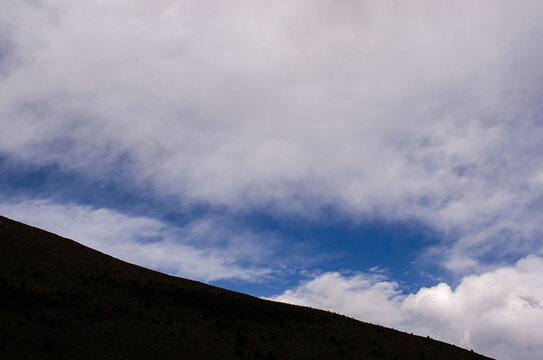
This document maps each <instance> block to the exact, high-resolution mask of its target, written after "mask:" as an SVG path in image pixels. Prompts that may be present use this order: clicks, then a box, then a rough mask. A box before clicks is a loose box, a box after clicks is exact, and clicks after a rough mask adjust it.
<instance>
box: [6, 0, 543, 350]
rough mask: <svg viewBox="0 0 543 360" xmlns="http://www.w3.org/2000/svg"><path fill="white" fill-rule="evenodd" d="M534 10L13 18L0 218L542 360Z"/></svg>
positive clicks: (61, 5) (197, 10)
mask: <svg viewBox="0 0 543 360" xmlns="http://www.w3.org/2000/svg"><path fill="white" fill-rule="evenodd" d="M542 17H543V6H541V5H540V3H539V2H537V1H526V2H523V6H522V7H520V6H518V5H517V6H515V5H514V4H512V3H511V2H507V1H480V2H473V1H458V2H454V3H452V2H435V1H431V2H430V1H413V2H410V3H403V4H402V3H397V2H388V1H361V2H351V1H346V2H342V3H340V4H338V3H337V2H331V1H326V0H322V1H288V2H287V1H274V2H264V1H257V2H254V1H236V2H212V1H172V0H161V1H156V2H152V3H150V2H146V1H143V0H142V1H139V0H136V1H131V2H123V1H116V0H113V1H107V2H102V1H97V0H89V1H84V2H76V3H74V2H71V1H67V0H61V1H58V0H57V1H49V0H42V1H13V2H10V1H8V2H7V3H5V4H3V5H2V11H1V14H0V134H1V141H0V213H2V214H3V215H5V216H8V217H11V218H14V219H16V220H19V221H23V222H26V223H29V224H32V225H35V226H38V227H42V228H45V229H47V230H50V231H53V232H56V233H58V234H60V235H63V236H66V237H70V238H73V239H75V240H77V241H80V242H82V243H84V244H86V245H88V246H91V247H93V248H95V249H98V250H100V251H103V252H106V253H108V254H111V255H113V256H116V257H118V258H121V259H123V260H126V261H130V262H133V263H137V264H140V265H143V266H147V267H150V268H153V269H157V270H160V271H163V272H167V273H170V274H174V275H178V276H183V277H188V278H192V279H196V280H200V281H204V282H207V283H210V284H214V285H217V286H222V287H225V288H228V289H232V290H236V291H242V292H247V293H249V294H252V295H255V296H260V297H265V298H270V299H274V300H279V301H286V302H291V303H296V304H303V305H310V306H313V307H319V308H324V309H329V310H333V311H337V312H340V313H344V314H347V315H349V316H354V317H356V318H359V319H361V320H364V321H372V322H375V323H380V324H383V325H386V326H391V327H396V328H399V329H401V330H404V331H409V332H415V333H419V334H422V335H430V336H432V337H434V338H438V339H441V340H444V341H448V342H453V343H455V344H458V345H460V346H464V347H467V348H473V349H475V350H477V351H480V352H484V353H486V354H488V355H492V356H495V357H498V358H502V359H517V358H518V359H520V358H522V359H539V358H541V356H543V342H542V341H541V339H543V327H542V326H541V324H542V323H543V290H542V289H543V282H542V281H543V280H542V279H543V251H542V249H543V241H542V235H543V225H542V222H541V216H542V215H543V201H542V199H543V156H542V155H543V111H542V110H543V109H542V105H541V104H543V102H542V100H543V99H542V96H543V86H542V85H541V84H543V82H542V81H541V80H542V79H543V70H542V69H543V67H542V66H541V65H542V63H543V43H542V42H541V41H540V39H541V38H542V35H543V25H542V24H543V21H541V20H542Z"/></svg>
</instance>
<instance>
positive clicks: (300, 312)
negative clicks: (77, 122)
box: [0, 216, 489, 360]
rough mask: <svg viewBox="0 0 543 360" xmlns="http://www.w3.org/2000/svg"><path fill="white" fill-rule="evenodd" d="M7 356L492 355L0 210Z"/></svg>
mask: <svg viewBox="0 0 543 360" xmlns="http://www.w3.org/2000/svg"><path fill="white" fill-rule="evenodd" d="M0 260H1V261H0V294H2V295H0V314H1V319H2V320H1V325H2V329H1V330H0V339H2V341H1V343H0V357H1V358H5V359H11V358H13V359H37V358H44V359H48V358H51V359H71V358H79V359H96V358H104V359H107V358H112V359H113V358H127V359H266V360H273V359H277V360H280V359H390V360H399V359H437V360H440V359H489V358H487V357H484V356H482V355H479V354H476V353H474V352H472V351H468V350H465V349H462V348H459V347H456V346H454V345H450V344H446V343H443V342H440V341H437V340H433V339H430V338H428V337H426V338H424V337H421V336H416V335H410V334H406V333H403V332H400V331H397V330H394V329H389V328H385V327H382V326H377V325H372V324H369V323H365V322H361V321H358V320H354V319H352V318H349V317H346V316H342V315H338V314H334V313H331V312H328V311H324V310H318V309H312V308H308V307H302V306H296V305H290V304H284V303H278V302H273V301H269V300H264V299H260V298H256V297H253V296H251V295H247V294H242V293H238V292H234V291H230V290H226V289H222V288H218V287H214V286H211V285H207V284H204V283H200V282H198V281H194V280H189V279H184V278H179V277H174V276H171V275H167V274H163V273H160V272H157V271H153V270H149V269H146V268H144V267H141V266H138V265H134V264H129V263H126V262H124V261H121V260H119V259H116V258H114V257H111V256H109V255H107V254H103V253H101V252H99V251H97V250H94V249H90V248H88V247H86V246H83V245H81V244H79V243H77V242H76V241H73V240H70V239H66V238H63V237H60V236H58V235H55V234H53V233H50V232H47V231H44V230H41V229H38V228H35V227H32V226H29V225H25V224H22V223H19V222H17V221H14V220H10V219H8V218H5V217H2V216H0Z"/></svg>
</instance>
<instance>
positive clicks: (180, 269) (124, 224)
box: [0, 200, 274, 281]
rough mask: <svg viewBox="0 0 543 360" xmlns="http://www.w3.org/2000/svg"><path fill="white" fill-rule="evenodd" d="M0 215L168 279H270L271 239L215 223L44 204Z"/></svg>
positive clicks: (8, 206) (6, 207)
mask: <svg viewBox="0 0 543 360" xmlns="http://www.w3.org/2000/svg"><path fill="white" fill-rule="evenodd" d="M0 213H1V214H2V215H3V216H7V217H9V218H12V219H14V220H17V221H21V222H24V223H27V224H30V225H32V226H36V227H39V228H42V229H45V230H47V231H50V232H53V233H56V234H59V235H61V236H64V237H67V238H70V239H73V240H75V241H77V242H80V243H81V244H84V245H86V246H89V247H91V248H93V249H96V250H99V251H101V252H104V253H106V254H108V255H111V256H114V257H117V258H119V259H121V260H124V261H128V262H131V263H135V264H138V265H141V266H145V267H148V268H152V269H156V270H159V271H162V272H166V273H169V274H172V275H177V276H183V277H189V278H192V279H195V280H201V281H212V280H220V279H230V280H232V279H240V280H245V281H259V280H263V279H265V278H267V277H269V276H272V269H271V268H269V267H267V266H265V265H263V264H262V263H263V261H262V260H263V259H264V258H266V257H268V256H273V251H274V249H273V242H274V239H273V238H271V237H270V236H268V237H265V236H263V235H262V234H260V238H259V239H255V235H254V234H251V233H249V232H239V231H238V232H236V231H235V230H234V229H231V228H229V227H228V226H227V225H226V224H224V223H222V222H221V221H220V219H214V218H208V219H199V220H194V221H193V222H191V223H189V224H187V225H185V226H183V227H175V226H172V225H170V224H166V223H163V222H161V221H159V220H156V219H152V218H148V217H142V216H128V215H124V214H121V213H118V212H116V211H114V210H110V209H104V208H102V209H94V208H91V207H89V206H81V205H75V204H71V205H70V204H57V203H53V202H51V201H47V200H27V201H19V202H10V201H3V202H0Z"/></svg>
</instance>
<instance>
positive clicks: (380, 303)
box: [272, 256, 543, 360]
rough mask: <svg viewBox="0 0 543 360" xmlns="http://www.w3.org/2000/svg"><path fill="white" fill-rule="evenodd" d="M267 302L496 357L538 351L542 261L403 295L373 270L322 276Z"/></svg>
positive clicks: (530, 355) (542, 348)
mask: <svg viewBox="0 0 543 360" xmlns="http://www.w3.org/2000/svg"><path fill="white" fill-rule="evenodd" d="M272 300H277V301H282V302H288V303H293V304H299V305H306V306H312V307H317V308H321V309H328V310H332V311H336V312H339V313H341V314H346V315H348V316H353V317H355V318H357V319H360V320H363V321H369V322H373V323H379V324H382V325H385V326H390V327H395V328H399V329H401V330H404V331H408V332H414V333H417V334H419V335H424V336H426V335H429V336H431V337H433V338H437V339H439V340H443V341H447V342H451V343H454V344H457V345H459V346H462V347H465V348H468V349H471V348H472V349H474V350H476V351H477V352H482V353H483V354H485V355H488V356H493V357H495V358H497V359H534V360H536V359H540V358H541V357H542V356H543V344H542V343H541V338H542V336H543V328H542V327H541V323H542V322H543V258H541V257H536V256H529V257H527V258H524V259H522V260H520V261H519V262H517V263H516V264H515V265H514V266H510V267H503V268H500V269H497V270H495V271H492V272H487V273H483V274H481V275H472V276H467V277H465V278H464V279H463V280H462V281H461V283H460V284H459V285H458V286H457V287H456V288H455V289H451V287H450V286H449V285H448V284H446V283H440V284H438V285H436V286H433V287H430V288H422V289H420V290H418V291H417V292H416V293H413V294H408V295H406V294H403V293H402V292H401V288H400V287H399V285H398V284H397V283H395V282H393V281H390V280H388V279H387V278H386V277H383V276H382V275H376V274H361V273H359V274H350V275H349V274H340V273H337V272H331V273H324V274H321V275H319V276H317V277H316V278H314V279H312V280H310V281H308V282H306V283H303V284H301V285H300V286H299V287H298V288H295V289H292V290H287V291H286V292H284V293H283V294H281V295H279V296H276V297H274V298H272Z"/></svg>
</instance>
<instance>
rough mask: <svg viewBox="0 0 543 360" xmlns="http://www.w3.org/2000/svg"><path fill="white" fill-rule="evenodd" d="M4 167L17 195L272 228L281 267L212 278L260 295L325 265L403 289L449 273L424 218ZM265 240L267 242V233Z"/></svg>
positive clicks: (169, 218)
mask: <svg viewBox="0 0 543 360" xmlns="http://www.w3.org/2000/svg"><path fill="white" fill-rule="evenodd" d="M0 170H1V172H0V188H1V190H2V193H3V194H4V196H9V197H11V198H13V197H21V198H35V199H42V198H45V199H53V200H54V201H57V202H69V203H77V204H80V205H88V206H91V207H93V208H102V207H104V208H109V209H114V210H115V211H118V212H120V213H124V214H127V215H137V216H148V217H152V218H155V219H157V220H160V221H162V222H165V223H167V224H169V225H171V226H173V227H177V228H181V227H182V226H184V225H185V224H187V223H189V222H192V221H195V220H198V219H202V218H206V217H210V216H211V217H220V218H221V219H222V221H224V222H226V223H228V224H229V227H231V228H235V229H237V231H239V232H243V231H246V232H251V233H253V234H256V236H258V234H273V237H274V238H276V239H279V241H280V243H281V244H280V246H279V247H275V249H274V251H276V253H274V254H270V257H269V264H266V263H264V265H265V266H269V267H271V268H274V269H276V270H279V269H280V270H281V271H280V272H276V273H275V274H271V275H270V277H269V278H266V277H264V278H262V279H260V280H259V281H257V282H250V281H242V280H235V279H234V280H220V281H215V282H212V284H214V285H217V286H222V287H226V288H229V289H232V290H236V291H240V292H247V293H249V294H252V295H255V296H271V295H274V294H277V293H280V292H282V291H284V290H285V289H287V288H290V287H293V286H295V285H296V284H298V283H299V282H300V281H303V280H307V279H308V278H309V277H310V275H309V274H317V273H319V272H326V271H342V272H372V271H373V272H375V271H379V272H381V273H383V275H385V276H387V277H388V278H390V279H392V280H394V281H398V282H399V283H400V284H401V287H402V289H404V290H405V291H412V290H414V289H418V288H420V287H421V286H431V285H434V284H435V283H436V279H438V278H439V279H440V278H441V277H444V276H446V273H444V272H443V270H442V269H440V268H439V264H435V263H432V262H431V261H428V259H421V255H422V254H423V253H424V250H425V249H426V248H427V247H428V246H432V245H435V244H437V243H439V241H440V236H441V235H440V234H439V233H438V232H436V231H433V230H432V229H431V228H429V227H428V226H426V225H424V224H422V223H420V222H390V221H385V220H383V219H377V218H373V219H372V220H368V221H364V222H360V223H353V222H350V221H348V220H345V218H344V220H337V219H339V218H342V217H341V216H338V211H337V210H334V209H333V208H328V209H326V210H324V214H323V216H321V217H319V220H318V221H316V220H307V219H303V218H300V217H288V216H283V215H280V214H277V213H275V212H272V211H266V209H264V208H261V209H259V210H258V211H244V212H243V213H239V212H238V213H235V212H231V211H228V210H227V209H225V208H220V207H212V206H209V205H207V204H196V205H194V204H193V205H192V206H190V207H182V206H180V205H179V199H168V198H164V197H158V196H156V194H154V193H152V191H147V192H146V191H143V190H142V189H141V188H137V187H134V186H131V185H130V184H126V183H125V182H123V181H121V179H118V180H116V179H115V178H110V179H108V180H107V181H99V180H91V179H86V178H85V176H84V175H82V174H80V173H76V172H67V171H64V170H62V169H61V168H60V167H59V166H57V165H47V166H41V167H39V166H30V165H21V164H19V163H16V162H14V161H13V160H12V159H10V158H9V157H7V156H1V157H0ZM160 239H161V238H160V237H155V238H153V236H147V237H145V238H142V239H138V241H140V240H141V241H142V242H143V243H149V242H157V241H159V240H160ZM227 240H228V239H225V241H227ZM262 241H266V240H265V237H264V236H263V239H262ZM264 262H265V261H264ZM250 263H251V259H247V264H242V265H248V266H249V265H250ZM427 274H432V275H431V276H430V275H427ZM447 280H450V279H447Z"/></svg>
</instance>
